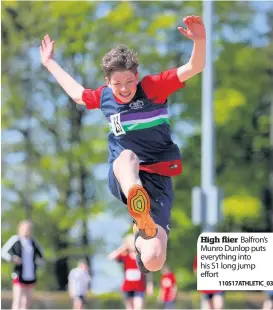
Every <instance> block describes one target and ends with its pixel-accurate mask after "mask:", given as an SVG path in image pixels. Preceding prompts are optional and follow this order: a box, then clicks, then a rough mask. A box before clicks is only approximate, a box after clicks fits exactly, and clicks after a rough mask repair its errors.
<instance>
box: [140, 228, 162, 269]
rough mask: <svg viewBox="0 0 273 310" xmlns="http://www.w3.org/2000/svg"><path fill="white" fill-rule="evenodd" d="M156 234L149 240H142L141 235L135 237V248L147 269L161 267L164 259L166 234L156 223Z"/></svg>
mask: <svg viewBox="0 0 273 310" xmlns="http://www.w3.org/2000/svg"><path fill="white" fill-rule="evenodd" d="M157 228H158V232H157V235H156V236H155V237H154V238H152V239H149V240H144V239H143V238H142V237H141V236H139V237H138V238H137V239H136V243H135V245H136V248H137V249H138V251H139V252H140V253H141V260H142V262H143V264H144V266H145V268H146V269H147V270H149V271H158V270H160V269H162V267H163V266H164V263H165V261H166V252H167V243H168V236H167V233H166V231H165V230H164V229H163V228H162V227H161V226H159V225H157Z"/></svg>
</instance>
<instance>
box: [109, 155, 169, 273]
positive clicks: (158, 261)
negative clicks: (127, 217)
mask: <svg viewBox="0 0 273 310" xmlns="http://www.w3.org/2000/svg"><path fill="white" fill-rule="evenodd" d="M113 170H114V174H115V176H116V178H117V180H118V182H119V184H120V186H121V189H122V191H123V193H124V195H125V196H126V197H127V199H128V210H129V213H130V214H131V216H132V217H133V218H134V219H135V221H136V224H137V226H138V229H139V231H140V235H141V236H142V237H144V238H145V239H148V240H144V238H142V237H138V238H137V240H136V247H137V249H138V250H139V251H140V252H141V260H142V262H143V264H144V266H145V267H146V268H147V269H148V270H149V271H157V270H160V269H161V268H162V267H163V265H164V263H165V260H166V248H167V234H166V232H165V230H164V229H163V228H162V227H160V226H158V225H156V224H155V223H154V221H153V219H152V218H151V216H150V214H149V210H150V198H149V196H148V194H147V192H146V191H145V189H144V188H143V187H142V183H141V180H140V178H139V160H138V158H137V156H136V154H135V153H133V152H132V151H130V150H124V151H123V152H121V154H120V155H119V157H118V158H117V159H116V160H115V161H114V164H113ZM149 238H150V239H149Z"/></svg>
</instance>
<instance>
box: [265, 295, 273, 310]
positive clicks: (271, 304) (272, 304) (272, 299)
mask: <svg viewBox="0 0 273 310" xmlns="http://www.w3.org/2000/svg"><path fill="white" fill-rule="evenodd" d="M265 293H266V299H265V301H264V303H263V309H264V310H270V309H273V291H265Z"/></svg>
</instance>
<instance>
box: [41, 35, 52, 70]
mask: <svg viewBox="0 0 273 310" xmlns="http://www.w3.org/2000/svg"><path fill="white" fill-rule="evenodd" d="M54 43H55V42H54V41H52V40H51V39H50V37H49V35H48V34H47V35H46V36H45V37H44V39H43V40H42V45H41V46H40V55H41V62H42V64H43V65H44V66H45V67H47V65H48V63H49V61H50V60H51V59H53V52H54Z"/></svg>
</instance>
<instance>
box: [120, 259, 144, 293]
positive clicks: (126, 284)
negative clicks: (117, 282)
mask: <svg viewBox="0 0 273 310" xmlns="http://www.w3.org/2000/svg"><path fill="white" fill-rule="evenodd" d="M116 260H117V261H118V262H120V263H122V264H123V268H124V280H123V283H122V287H121V289H122V291H123V292H129V291H135V292H144V291H145V289H146V279H145V275H143V274H142V273H141V272H140V271H139V269H138V267H137V263H136V259H135V258H133V257H132V256H131V255H130V254H129V253H126V254H121V255H119V256H118V257H117V258H116Z"/></svg>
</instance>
